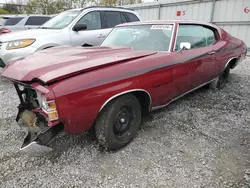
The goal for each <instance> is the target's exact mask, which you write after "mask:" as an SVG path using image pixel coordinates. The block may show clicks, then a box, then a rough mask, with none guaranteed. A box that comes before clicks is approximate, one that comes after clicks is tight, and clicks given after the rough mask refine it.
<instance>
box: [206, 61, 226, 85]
mask: <svg viewBox="0 0 250 188" xmlns="http://www.w3.org/2000/svg"><path fill="white" fill-rule="evenodd" d="M229 73H230V66H227V67H226V68H225V70H224V71H223V72H222V73H221V74H220V75H219V76H218V77H217V78H216V79H215V80H214V81H212V82H211V83H209V87H210V88H211V89H222V88H224V87H225V85H226V83H227V80H228V77H229Z"/></svg>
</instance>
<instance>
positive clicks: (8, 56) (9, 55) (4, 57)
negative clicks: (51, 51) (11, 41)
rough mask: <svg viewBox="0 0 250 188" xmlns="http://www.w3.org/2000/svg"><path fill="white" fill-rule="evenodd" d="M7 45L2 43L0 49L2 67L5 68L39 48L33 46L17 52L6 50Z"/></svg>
mask: <svg viewBox="0 0 250 188" xmlns="http://www.w3.org/2000/svg"><path fill="white" fill-rule="evenodd" d="M6 47H7V43H2V46H1V49H0V59H1V61H0V67H2V68H4V67H5V65H7V64H8V63H9V62H10V61H11V60H15V59H19V58H23V57H26V56H28V55H31V54H33V53H35V52H36V51H37V48H35V47H33V46H32V45H31V46H28V47H25V48H19V49H15V50H6Z"/></svg>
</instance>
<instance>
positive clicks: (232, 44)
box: [213, 29, 247, 75]
mask: <svg viewBox="0 0 250 188" xmlns="http://www.w3.org/2000/svg"><path fill="white" fill-rule="evenodd" d="M220 32H221V36H220V37H221V38H220V40H219V41H218V42H217V43H215V44H214V46H213V48H214V51H216V70H217V74H218V75H219V74H220V73H221V72H223V70H224V69H225V67H226V66H227V63H228V62H229V61H230V60H232V59H234V58H236V59H239V58H240V57H241V56H242V55H244V56H245V55H246V51H247V47H246V45H245V43H244V42H243V41H241V40H239V39H237V38H235V37H233V36H231V35H230V34H229V33H227V32H226V31H224V30H223V29H221V31H220Z"/></svg>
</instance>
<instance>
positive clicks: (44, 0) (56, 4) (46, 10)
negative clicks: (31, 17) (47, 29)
mask: <svg viewBox="0 0 250 188" xmlns="http://www.w3.org/2000/svg"><path fill="white" fill-rule="evenodd" d="M68 7H69V3H68V1H66V0H55V1H51V0H29V2H28V3H27V5H26V8H25V10H26V13H27V14H57V13H59V12H62V11H63V10H64V9H65V8H68Z"/></svg>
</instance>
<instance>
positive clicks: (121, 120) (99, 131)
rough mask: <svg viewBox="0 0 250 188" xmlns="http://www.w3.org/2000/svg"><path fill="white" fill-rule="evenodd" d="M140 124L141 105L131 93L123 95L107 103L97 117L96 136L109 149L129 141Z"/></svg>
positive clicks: (124, 144)
mask: <svg viewBox="0 0 250 188" xmlns="http://www.w3.org/2000/svg"><path fill="white" fill-rule="evenodd" d="M140 124H141V105H140V103H139V101H138V100H137V98H136V97H135V96H134V95H132V94H127V95H123V96H121V97H118V98H117V99H114V100H112V101H111V102H110V103H108V104H107V105H106V106H105V107H104V109H103V110H102V111H101V113H100V114H99V116H98V117H97V120H96V123H95V132H96V137H97V139H98V140H99V143H100V144H101V145H102V146H103V147H105V148H107V149H111V150H116V149H120V148H122V147H124V146H126V145H127V144H128V143H130V142H131V141H132V140H133V138H134V137H135V135H136V134H137V131H138V128H139V126H140Z"/></svg>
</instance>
